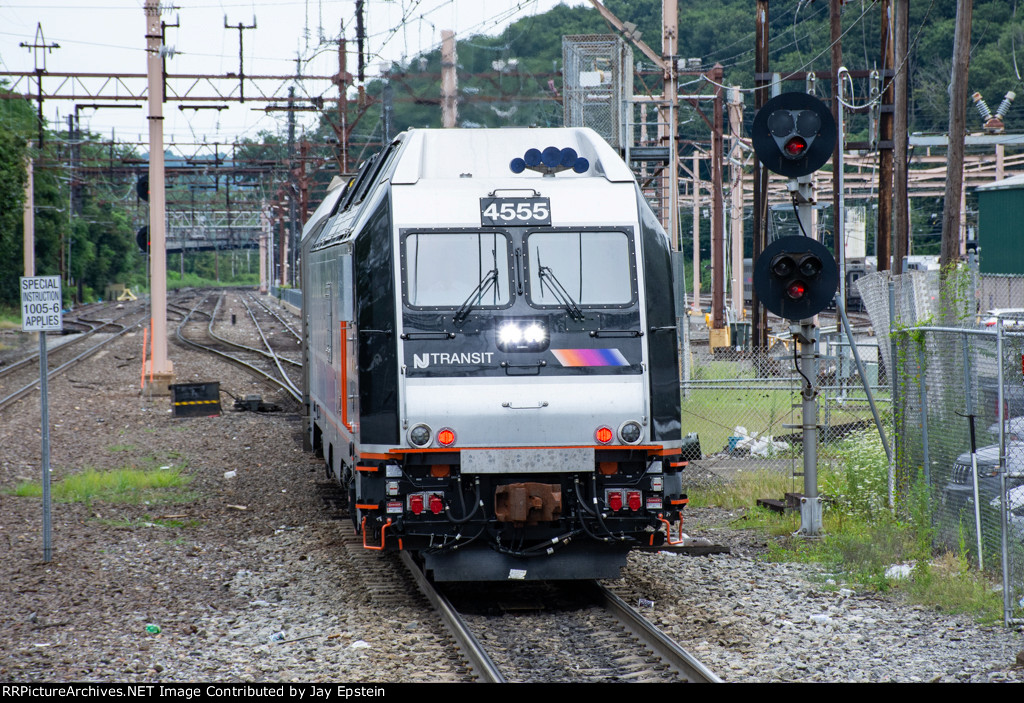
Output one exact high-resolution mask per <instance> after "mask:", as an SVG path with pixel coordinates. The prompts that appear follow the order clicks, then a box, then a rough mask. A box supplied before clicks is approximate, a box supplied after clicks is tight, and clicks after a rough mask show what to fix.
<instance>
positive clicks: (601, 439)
mask: <svg viewBox="0 0 1024 703" xmlns="http://www.w3.org/2000/svg"><path fill="white" fill-rule="evenodd" d="M614 437H615V433H614V432H612V428H611V427H598V428H597V432H595V433H594V438H595V439H596V440H597V441H598V443H600V444H608V443H609V442H611V441H612V438H614Z"/></svg>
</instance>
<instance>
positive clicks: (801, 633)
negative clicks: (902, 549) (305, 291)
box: [0, 307, 1024, 682]
mask: <svg viewBox="0 0 1024 703" xmlns="http://www.w3.org/2000/svg"><path fill="white" fill-rule="evenodd" d="M228 310H230V307H229V308H228ZM228 314H230V313H228ZM240 319H241V316H240ZM0 343H2V344H3V345H4V346H7V347H14V346H17V345H18V344H25V343H26V341H25V340H22V339H21V337H20V335H19V334H15V333H5V334H4V335H3V336H2V337H0ZM141 346H142V336H141V334H132V335H126V336H125V337H123V338H122V339H121V340H119V341H117V342H115V343H114V344H113V346H112V348H111V349H110V350H109V351H105V352H101V353H100V354H98V355H96V356H94V357H93V358H91V359H89V360H87V361H86V362H85V364H84V365H83V366H79V367H76V368H74V369H71V370H70V371H68V372H67V373H65V374H63V375H61V376H59V377H57V378H55V379H52V380H51V381H50V385H49V395H50V419H51V457H52V458H51V463H52V467H53V480H54V481H59V480H60V479H61V478H62V477H64V476H67V475H68V474H70V473H74V472H79V471H82V470H85V469H89V468H96V469H109V468H122V467H135V468H152V469H154V470H157V471H159V470H161V467H164V466H170V467H175V468H181V469H182V472H183V474H184V475H186V476H188V477H189V479H190V481H189V483H188V484H187V486H186V487H185V488H184V491H185V492H186V495H184V496H183V498H182V500H181V501H180V502H160V503H153V504H148V505H147V504H145V503H142V504H131V503H109V502H101V501H94V502H91V503H83V502H72V503H61V502H54V504H53V511H52V515H53V548H54V554H53V560H52V561H51V562H50V563H43V561H42V553H43V543H42V514H41V513H42V511H41V503H40V501H39V499H38V498H21V497H16V496H13V495H12V493H11V491H12V490H13V489H14V488H15V486H16V485H17V484H18V483H19V482H21V481H24V480H29V479H30V480H38V474H39V467H40V412H39V396H38V394H36V395H30V396H29V397H28V398H26V399H23V400H21V401H20V402H19V403H18V404H17V405H16V406H14V407H13V408H12V409H10V410H8V411H6V412H5V413H3V414H2V415H0V550H2V553H3V555H4V558H3V559H0V590H2V602H3V604H4V607H3V608H2V609H0V628H2V630H0V631H2V632H3V633H4V643H3V645H2V646H0V680H3V681H20V682H27V681H51V682H55V681H128V682H153V681H165V682H185V681H214V682H236V681H253V682H256V681H263V682H274V681H349V682H369V681H379V682H430V681H438V682H453V681H466V680H468V678H469V677H468V676H467V674H466V671H465V667H464V665H463V664H462V663H461V662H460V661H458V660H453V659H451V658H450V653H449V652H448V651H447V650H448V648H449V646H450V644H449V641H448V638H447V635H446V633H444V632H443V630H441V628H440V625H438V624H437V622H436V621H435V620H434V618H433V616H432V615H431V614H430V613H429V611H427V610H426V609H425V608H424V606H423V605H422V603H420V602H418V601H415V600H410V601H409V602H408V603H402V602H401V601H400V600H399V599H395V598H393V597H391V596H388V597H385V596H383V595H381V594H380V592H379V585H380V584H379V583H378V582H379V581H380V580H381V579H384V580H387V579H388V578H392V579H393V578H394V573H395V571H394V569H395V567H394V564H393V562H392V561H388V560H387V559H385V558H382V557H378V556H376V555H370V556H369V557H368V556H367V555H366V554H364V553H361V552H362V550H361V549H360V548H358V546H357V545H355V544H354V542H353V541H352V540H351V539H350V538H349V535H350V534H351V532H352V525H351V523H350V522H349V521H347V520H342V519H339V512H338V510H336V503H337V498H338V496H337V492H336V491H335V490H334V489H333V488H332V487H331V485H330V484H328V483H327V481H326V479H325V478H324V472H323V469H322V463H321V461H320V460H318V459H315V458H314V457H313V456H312V455H311V454H308V453H306V452H304V451H303V449H302V444H301V425H300V420H299V416H298V415H297V414H296V408H295V407H294V405H289V404H288V401H286V400H285V399H284V398H282V397H280V396H278V395H277V394H275V393H274V392H273V391H271V390H270V389H268V388H266V387H265V386H264V385H262V384H260V383H259V382H257V381H255V380H253V379H251V378H250V377H249V376H247V375H245V374H244V373H243V372H242V371H240V370H238V369H236V368H234V367H231V366H229V365H227V364H225V363H224V362H220V361H217V360H215V359H213V358H210V357H207V356H205V355H203V354H201V353H199V352H196V351H192V350H187V349H183V348H181V347H178V346H177V345H173V344H172V345H171V346H170V350H169V351H170V357H171V359H172V361H173V363H174V367H175V373H176V376H177V381H178V382H209V381H218V382H219V383H220V387H221V388H222V389H224V390H225V391H228V392H230V393H231V394H232V395H234V396H238V397H243V396H245V395H246V394H250V393H259V394H261V395H263V396H264V399H265V400H267V401H269V402H274V403H278V404H280V405H281V406H282V407H284V408H285V411H284V412H280V413H259V414H257V413H242V412H235V411H233V410H232V409H231V402H230V398H228V397H227V396H223V397H222V402H223V403H224V412H223V414H221V415H220V416H215V417H197V418H187V419H186V418H174V417H172V414H171V412H170V400H169V398H167V397H148V396H146V395H145V394H143V393H142V392H141V391H140V388H139V379H140V376H139V374H140V364H141ZM12 353H13V352H8V354H12ZM289 409H290V410H289ZM716 524H722V515H721V511H712V510H707V511H702V510H695V511H692V512H691V513H690V515H689V517H688V519H687V523H686V528H685V529H686V531H687V533H688V534H690V535H691V536H693V537H704V538H707V539H710V540H711V541H713V542H717V543H725V544H727V545H729V546H731V547H733V550H732V553H730V554H727V555H713V556H704V557H688V556H679V555H671V554H665V553H659V554H634V555H633V556H631V557H630V563H629V566H628V568H627V569H626V573H625V578H624V579H623V580H622V581H620V582H616V583H614V584H612V585H613V588H614V590H616V591H617V592H618V593H619V594H620V595H622V596H624V597H625V598H626V599H627V600H629V601H630V602H631V603H633V604H637V603H639V602H641V599H642V600H643V601H644V602H645V605H644V613H645V615H647V616H648V617H650V618H651V619H652V620H654V621H655V622H657V623H658V624H659V625H661V626H662V627H663V628H664V629H665V630H666V631H667V632H668V633H669V634H671V635H672V636H673V637H675V638H676V639H677V640H678V641H679V642H680V644H682V645H683V646H684V647H686V648H688V649H690V651H692V652H693V653H694V654H696V655H697V656H698V657H699V658H701V659H702V660H703V661H704V662H705V663H706V664H707V665H708V666H709V667H710V668H711V669H712V670H714V671H715V672H716V673H717V674H719V676H721V677H722V678H723V679H725V680H726V681H743V682H756V681H872V682H881V681H907V682H910V681H944V682H953V681H979V682H987V681H1021V680H1024V670H1022V669H1021V668H1020V667H1019V666H1018V665H1017V657H1018V653H1019V652H1021V651H1022V650H1024V642H1022V636H1021V632H1019V631H1015V630H1012V629H1010V630H1008V629H1004V628H1002V627H980V626H977V625H975V624H973V623H972V622H971V621H970V620H969V619H968V618H966V617H962V616H952V615H948V614H944V613H938V612H935V611H932V610H929V609H925V608H921V607H916V606H910V605H906V604H903V603H902V602H901V601H900V599H899V597H898V596H894V595H885V596H881V595H878V594H875V593H871V592H867V591H863V590H859V589H857V588H854V587H850V586H846V585H843V584H842V583H836V582H835V580H834V577H830V575H829V574H825V573H822V572H821V570H820V569H817V568H815V567H812V566H806V565H792V564H775V563H768V562H766V561H764V560H762V559H761V558H759V552H761V551H762V547H763V545H762V544H761V543H759V542H758V538H757V537H756V536H752V535H751V534H750V533H747V532H740V531H733V530H716V529H714V528H713V527H712V525H716ZM649 602H653V605H650V604H649Z"/></svg>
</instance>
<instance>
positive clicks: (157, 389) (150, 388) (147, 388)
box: [143, 361, 174, 397]
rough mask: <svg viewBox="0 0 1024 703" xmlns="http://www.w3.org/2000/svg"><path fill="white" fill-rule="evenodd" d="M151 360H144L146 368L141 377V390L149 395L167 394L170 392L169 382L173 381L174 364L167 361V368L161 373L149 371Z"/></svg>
mask: <svg viewBox="0 0 1024 703" xmlns="http://www.w3.org/2000/svg"><path fill="white" fill-rule="evenodd" d="M150 363H151V362H148V361H147V362H146V368H145V371H144V372H143V373H144V378H143V392H144V393H145V394H146V395H147V396H149V397H154V396H169V395H170V394H171V384H172V383H174V365H173V364H172V363H171V362H170V361H168V362H167V366H168V367H169V369H168V370H167V371H165V372H163V373H156V372H150V370H149V365H150Z"/></svg>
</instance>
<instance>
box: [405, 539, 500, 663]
mask: <svg viewBox="0 0 1024 703" xmlns="http://www.w3.org/2000/svg"><path fill="white" fill-rule="evenodd" d="M401 557H402V563H403V564H405V566H406V568H407V569H409V573H410V574H412V576H413V578H414V579H415V580H416V585H417V586H419V589H420V592H422V593H423V595H424V596H426V598H427V600H429V601H430V604H431V605H433V606H434V609H435V610H436V611H437V613H438V614H439V615H440V617H441V620H442V622H444V625H445V627H447V628H448V631H449V632H451V634H452V637H454V638H455V641H456V643H457V644H458V645H459V647H460V648H461V649H462V653H463V654H465V655H466V659H467V660H468V662H469V665H470V667H471V668H472V669H473V671H474V673H476V675H477V677H479V679H480V681H481V683H506V681H505V677H504V676H502V674H501V671H500V670H499V669H498V667H497V665H496V664H495V663H494V662H493V661H492V660H491V658H490V657H489V656H487V652H486V651H484V648H483V645H481V644H480V641H479V640H478V639H477V638H476V637H474V636H473V633H471V632H470V631H469V627H467V626H466V623H465V622H464V621H463V620H462V618H461V617H460V616H459V614H458V612H456V610H455V608H453V607H452V605H451V603H449V602H448V599H447V598H445V597H444V596H443V595H441V594H440V593H438V592H437V590H436V589H435V588H434V586H433V584H431V583H430V581H429V580H428V579H427V577H426V574H424V573H423V571H422V570H421V569H420V567H419V565H418V564H417V563H416V562H415V561H414V560H413V558H412V556H411V555H410V554H409V552H406V551H402V552H401Z"/></svg>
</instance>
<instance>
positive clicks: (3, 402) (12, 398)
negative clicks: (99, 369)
mask: <svg viewBox="0 0 1024 703" xmlns="http://www.w3.org/2000/svg"><path fill="white" fill-rule="evenodd" d="M145 321H146V318H145V317H143V319H141V320H139V321H138V322H136V323H134V324H131V325H125V326H124V328H123V329H122V330H121V331H120V332H115V333H114V334H113V335H111V336H110V337H109V338H108V339H105V340H104V341H102V342H100V343H99V344H97V345H95V346H93V347H90V348H89V349H86V350H85V351H84V352H82V353H81V354H79V355H78V356H76V357H74V358H72V359H69V360H68V361H66V362H64V363H63V364H61V365H60V366H58V367H57V368H55V369H53V370H47V374H46V378H47V379H50V378H53V377H55V376H56V375H57V374H59V373H61V372H62V371H64V370H66V369H69V368H71V367H72V366H74V365H75V364H78V363H79V362H81V361H84V360H85V359H88V358H89V357H90V356H92V355H93V354H95V353H96V352H98V351H99V350H100V349H102V348H103V347H105V346H107V345H108V344H110V343H111V342H113V341H114V340H115V339H117V338H118V337H120V336H121V335H123V334H125V333H126V332H128V331H130V330H133V329H135V328H136V327H138V326H139V325H141V324H143V323H144V322H145ZM36 357H37V358H38V354H37V355H36ZM41 378H42V376H41V375H40V377H39V378H36V379H35V380H34V381H32V383H30V384H28V385H27V386H24V387H23V388H21V389H19V390H17V391H15V392H14V393H11V394H10V395H8V396H7V397H5V398H0V411H3V410H5V409H6V408H7V406H9V405H12V404H13V403H14V402H16V401H18V400H20V399H21V398H23V397H25V396H26V395H28V394H29V393H31V392H32V391H34V390H36V389H37V388H39V382H40V379H41Z"/></svg>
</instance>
